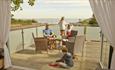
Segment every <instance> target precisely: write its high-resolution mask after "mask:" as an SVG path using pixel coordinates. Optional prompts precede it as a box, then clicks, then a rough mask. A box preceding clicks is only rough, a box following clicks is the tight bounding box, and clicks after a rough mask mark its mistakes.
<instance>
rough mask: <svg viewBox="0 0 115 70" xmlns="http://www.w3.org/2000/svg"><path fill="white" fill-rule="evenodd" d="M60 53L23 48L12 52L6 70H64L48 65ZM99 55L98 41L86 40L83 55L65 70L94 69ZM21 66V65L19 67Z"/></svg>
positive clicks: (57, 51)
mask: <svg viewBox="0 0 115 70" xmlns="http://www.w3.org/2000/svg"><path fill="white" fill-rule="evenodd" d="M61 55H62V53H61V52H59V50H53V51H50V52H49V54H47V53H45V52H44V53H43V54H36V53H35V51H34V50H24V51H21V52H18V53H15V54H12V56H11V57H12V63H13V65H15V66H13V67H12V68H9V69H8V70H66V69H62V68H53V67H49V66H48V64H49V63H50V62H53V61H55V60H56V59H58V58H60V56H61ZM99 57H100V42H86V43H85V47H84V56H83V57H78V60H74V67H72V68H71V69H67V70H95V69H96V68H97V63H98V61H99ZM20 66H21V67H20Z"/></svg>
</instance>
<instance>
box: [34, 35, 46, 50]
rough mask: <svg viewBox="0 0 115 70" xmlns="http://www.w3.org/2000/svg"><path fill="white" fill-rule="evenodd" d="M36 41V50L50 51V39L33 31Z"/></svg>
mask: <svg viewBox="0 0 115 70" xmlns="http://www.w3.org/2000/svg"><path fill="white" fill-rule="evenodd" d="M32 36H33V39H34V43H35V50H36V52H37V51H39V52H41V51H47V52H48V40H47V39H46V38H44V37H35V36H34V34H33V33H32Z"/></svg>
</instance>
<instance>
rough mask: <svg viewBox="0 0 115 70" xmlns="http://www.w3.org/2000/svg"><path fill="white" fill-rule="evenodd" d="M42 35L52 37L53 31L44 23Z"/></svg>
mask: <svg viewBox="0 0 115 70" xmlns="http://www.w3.org/2000/svg"><path fill="white" fill-rule="evenodd" d="M43 36H44V37H45V38H52V37H53V36H54V34H53V31H52V30H51V29H49V25H48V24H46V26H45V29H44V30H43Z"/></svg>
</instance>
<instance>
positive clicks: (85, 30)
mask: <svg viewBox="0 0 115 70" xmlns="http://www.w3.org/2000/svg"><path fill="white" fill-rule="evenodd" d="M86 33H87V25H85V26H84V36H85V41H86Z"/></svg>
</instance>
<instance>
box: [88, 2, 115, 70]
mask: <svg viewBox="0 0 115 70" xmlns="http://www.w3.org/2000/svg"><path fill="white" fill-rule="evenodd" d="M89 1H90V5H91V7H92V10H93V13H94V15H95V17H96V19H97V22H98V23H99V26H100V27H101V29H102V32H103V33H104V35H105V37H106V38H107V40H108V41H109V42H110V44H111V45H112V46H113V47H114V48H115V0H89ZM111 69H113V70H114V69H115V50H114V49H113V56H112V63H111Z"/></svg>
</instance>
